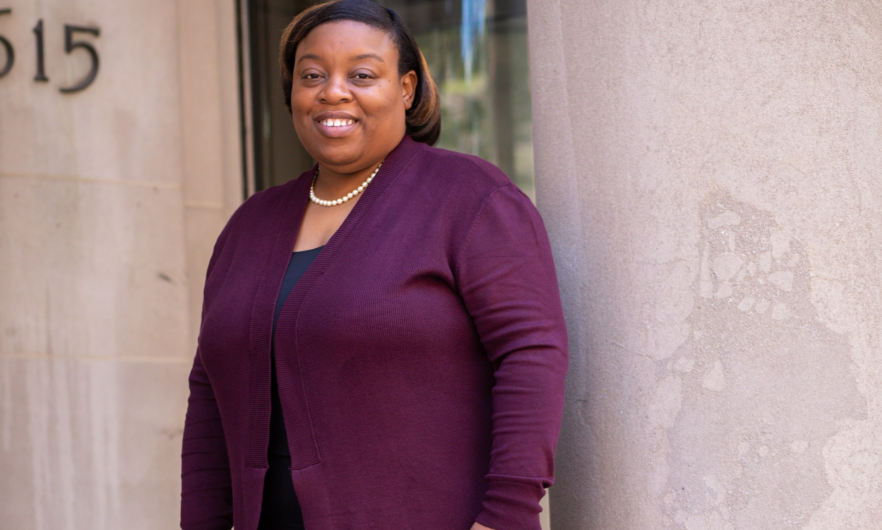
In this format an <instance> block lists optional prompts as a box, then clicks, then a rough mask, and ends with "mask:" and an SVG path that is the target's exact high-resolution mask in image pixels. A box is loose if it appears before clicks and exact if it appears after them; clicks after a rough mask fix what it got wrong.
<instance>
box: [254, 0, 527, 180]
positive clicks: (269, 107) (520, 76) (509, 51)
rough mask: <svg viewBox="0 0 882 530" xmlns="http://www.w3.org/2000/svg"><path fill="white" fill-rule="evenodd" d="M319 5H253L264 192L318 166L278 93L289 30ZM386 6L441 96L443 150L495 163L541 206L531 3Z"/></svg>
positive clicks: (478, 0) (471, 0) (392, 0)
mask: <svg viewBox="0 0 882 530" xmlns="http://www.w3.org/2000/svg"><path fill="white" fill-rule="evenodd" d="M315 3H318V2H311V1H308V0H307V1H304V0H301V1H295V2H291V1H281V0H254V1H251V2H249V29H250V32H251V48H250V49H251V56H250V58H251V65H252V68H251V70H252V86H253V87H255V89H254V91H253V94H254V102H253V107H252V114H253V119H254V120H255V123H254V130H255V144H256V146H255V147H256V149H255V153H256V157H255V158H256V159H255V174H256V179H255V180H256V182H257V189H262V188H264V187H267V186H271V185H275V184H280V183H282V182H285V181H288V180H290V179H291V178H293V177H295V176H297V175H298V174H299V173H300V172H301V171H303V170H304V169H305V168H307V167H308V166H309V165H310V163H311V161H309V160H308V157H305V156H304V153H303V152H302V148H301V147H300V146H299V144H298V143H297V141H296V136H295V135H294V130H293V126H291V125H290V118H289V116H288V114H287V111H286V110H285V107H284V105H283V104H281V103H280V101H281V94H278V95H274V94H273V93H272V91H273V90H274V91H276V92H278V91H279V90H278V86H279V83H278V73H277V72H276V70H275V67H274V65H275V64H276V61H277V52H276V51H275V49H276V46H277V42H278V38H279V36H280V35H281V29H282V28H284V26H285V25H286V24H287V22H288V21H290V20H291V18H293V17H294V16H295V15H296V14H297V13H298V12H299V11H300V10H302V9H304V8H305V7H308V6H309V5H312V4H315ZM378 3H380V4H381V5H384V6H386V7H390V8H392V9H394V10H395V11H397V12H398V14H399V15H401V17H402V19H404V21H405V23H406V24H407V25H408V27H409V28H410V29H411V31H412V32H413V34H414V37H415V38H416V40H417V42H418V43H419V45H420V48H421V49H422V50H423V54H424V55H425V56H426V61H427V62H428V63H429V68H430V69H431V71H432V74H433V75H434V76H435V80H436V81H437V83H438V87H439V88H440V90H441V105H442V122H441V123H442V127H441V139H440V141H439V142H438V146H439V147H443V148H446V149H452V150H455V151H460V152H463V153H470V154H474V155H477V156H480V157H481V158H484V159H486V160H489V161H491V162H493V163H494V164H496V165H497V166H499V167H500V168H501V169H502V170H503V171H505V173H506V174H508V175H509V176H510V177H511V178H512V180H513V181H514V182H515V183H516V184H517V185H518V186H519V187H521V189H523V190H524V191H525V192H527V193H528V194H529V195H530V196H532V195H533V145H532V131H531V118H530V88H529V70H528V68H529V61H528V58H527V53H528V51H527V16H526V14H527V9H526V0H380V1H379V2H378ZM256 77H262V79H256ZM258 121H259V122H260V123H258ZM258 156H259V157H261V159H260V160H257V157H258ZM291 164H294V165H291Z"/></svg>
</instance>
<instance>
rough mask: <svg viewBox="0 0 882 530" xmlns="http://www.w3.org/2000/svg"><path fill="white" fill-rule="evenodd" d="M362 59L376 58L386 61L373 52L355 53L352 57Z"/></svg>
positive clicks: (382, 61) (355, 59)
mask: <svg viewBox="0 0 882 530" xmlns="http://www.w3.org/2000/svg"><path fill="white" fill-rule="evenodd" d="M364 59H376V60H378V61H380V62H381V63H385V62H386V61H384V60H383V58H382V57H380V56H379V55H377V54H375V53H363V54H361V55H356V56H355V57H353V58H352V60H353V61H363V60H364Z"/></svg>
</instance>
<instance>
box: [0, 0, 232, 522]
mask: <svg viewBox="0 0 882 530" xmlns="http://www.w3.org/2000/svg"><path fill="white" fill-rule="evenodd" d="M234 6H235V2H234V1H233V0H179V1H175V0H127V1H125V2H120V1H118V0H63V1H62V0H48V1H42V2H33V1H28V0H6V1H5V2H0V9H2V8H6V7H9V8H12V13H11V14H8V15H2V16H0V35H3V36H4V37H5V38H6V39H7V40H9V41H10V42H11V43H12V44H13V46H14V47H15V55H16V61H15V65H14V67H13V69H12V71H11V72H10V73H9V74H8V75H7V76H5V77H4V78H2V79H0V469H2V473H0V498H2V499H3V502H2V503H0V528H21V529H28V530H31V529H33V530H44V529H53V530H61V529H90V530H100V529H118V528H126V529H133V530H134V529H157V528H176V527H177V521H178V510H179V491H180V485H179V483H180V479H179V473H180V444H181V429H182V425H183V419H184V411H185V407H186V398H187V385H186V378H187V373H188V371H189V366H190V363H191V362H192V357H193V352H194V345H195V337H196V332H197V328H198V322H199V311H200V304H201V285H202V282H203V276H204V270H205V266H206V264H207V261H208V256H209V254H210V252H211V246H212V244H213V242H214V239H215V238H216V236H217V234H218V232H219V231H220V229H221V227H222V226H223V223H224V221H225V219H226V218H227V216H228V215H229V213H230V212H231V210H232V209H233V208H235V206H236V205H237V204H238V203H239V202H240V201H241V194H242V182H241V174H242V171H241V168H242V164H241V160H240V152H241V146H240V140H239V123H240V122H239V116H238V94H237V87H238V78H237V70H236V69H237V66H236V26H235V7H234ZM40 19H42V20H43V24H44V25H43V27H44V35H45V65H46V75H47V77H48V78H49V81H48V82H35V81H34V80H33V77H34V75H35V56H36V44H35V36H34V34H33V33H32V28H33V27H34V26H35V25H36V23H37V21H38V20H40ZM64 24H74V25H80V26H97V27H99V28H100V30H101V34H100V36H99V37H97V38H96V37H92V36H90V35H87V34H82V33H79V34H77V35H76V38H77V39H79V40H85V41H88V42H92V43H94V45H95V47H96V49H97V50H98V53H99V57H100V70H99V74H98V77H97V79H96V81H95V83H94V84H93V85H92V86H90V87H89V88H87V89H86V90H84V91H81V92H78V93H73V94H63V93H61V92H59V87H63V86H68V85H71V84H73V83H75V82H76V81H77V80H79V79H81V78H82V77H83V75H84V73H85V72H87V71H88V70H89V67H90V60H89V56H88V54H87V53H86V52H85V50H74V52H73V53H72V54H70V55H66V54H65V53H64V40H63V39H64V31H63V27H64ZM4 60H5V54H4V53H3V51H2V50H0V63H2V62H3V61H4Z"/></svg>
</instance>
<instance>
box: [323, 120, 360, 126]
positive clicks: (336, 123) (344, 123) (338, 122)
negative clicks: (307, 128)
mask: <svg viewBox="0 0 882 530" xmlns="http://www.w3.org/2000/svg"><path fill="white" fill-rule="evenodd" d="M320 123H321V124H322V125H324V126H325V127H345V126H347V125H352V124H353V123H355V120H331V119H327V120H322V121H321V122H320Z"/></svg>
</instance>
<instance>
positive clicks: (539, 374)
mask: <svg viewBox="0 0 882 530" xmlns="http://www.w3.org/2000/svg"><path fill="white" fill-rule="evenodd" d="M455 270H456V273H457V284H458V286H459V290H460V294H461V296H462V297H463V300H464V302H465V305H466V308H467V310H468V312H469V313H470V314H471V316H472V318H473V320H474V322H475V325H476V327H477V331H478V333H479V335H480V337H481V342H482V343H483V345H484V348H485V350H486V351H487V355H488V357H489V360H490V362H491V363H492V365H493V369H494V376H495V384H494V387H493V390H492V403H493V445H492V452H491V457H490V470H489V473H488V474H487V476H486V479H487V483H488V484H487V491H486V494H485V497H484V501H483V507H482V511H481V513H480V514H479V515H478V517H477V522H479V523H480V524H483V525H484V526H487V527H489V528H492V529H494V530H539V529H540V525H539V516H538V515H539V512H540V511H541V508H540V506H539V500H540V499H541V498H542V496H543V495H544V494H545V491H544V488H547V487H548V486H550V485H551V484H552V482H553V476H554V450H555V447H556V445H557V440H558V436H559V434H560V425H561V416H562V414H563V404H564V376H565V374H566V369H567V332H566V326H565V324H564V318H563V310H562V308H561V303H560V292H559V289H558V285H557V278H556V275H555V271H554V262H553V261H552V256H551V248H550V245H549V243H548V236H547V234H546V231H545V227H544V225H543V223H542V219H541V217H540V216H539V213H538V211H536V208H535V207H534V206H533V204H532V203H531V202H530V200H529V198H527V196H526V195H524V194H523V193H522V192H521V191H520V190H519V189H518V188H517V187H515V186H514V185H513V184H506V185H503V186H502V187H500V188H497V189H496V190H495V191H493V192H492V193H491V194H490V195H489V196H488V198H487V199H486V200H485V202H484V204H483V206H482V208H481V210H480V211H479V213H478V214H477V217H476V218H475V221H474V223H473V225H472V227H471V229H470V233H469V235H468V237H467V239H466V242H465V244H464V245H463V247H462V248H461V249H460V251H459V253H458V257H457V260H456V269H455Z"/></svg>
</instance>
